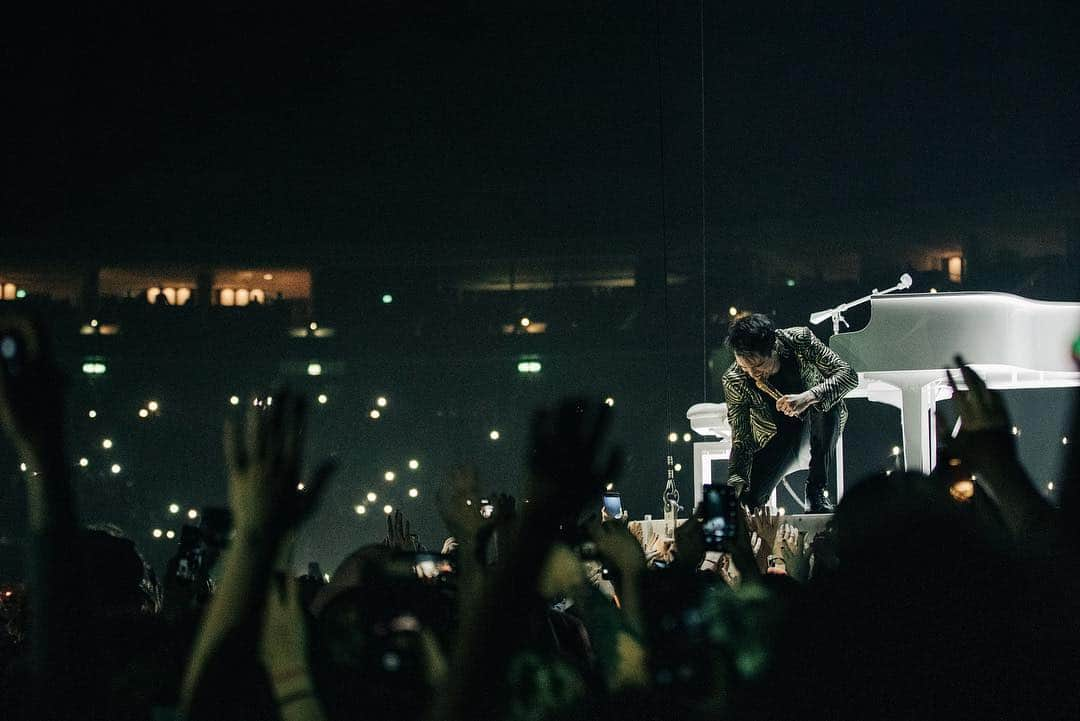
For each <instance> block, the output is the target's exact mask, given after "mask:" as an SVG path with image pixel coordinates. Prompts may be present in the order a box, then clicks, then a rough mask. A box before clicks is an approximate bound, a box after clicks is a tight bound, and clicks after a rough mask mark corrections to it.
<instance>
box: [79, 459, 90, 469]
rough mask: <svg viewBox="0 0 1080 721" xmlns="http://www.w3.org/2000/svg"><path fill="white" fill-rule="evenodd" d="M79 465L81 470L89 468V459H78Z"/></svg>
mask: <svg viewBox="0 0 1080 721" xmlns="http://www.w3.org/2000/svg"><path fill="white" fill-rule="evenodd" d="M79 465H80V466H82V467H83V468H86V467H87V466H89V465H90V459H89V458H85V457H84V458H80V459H79Z"/></svg>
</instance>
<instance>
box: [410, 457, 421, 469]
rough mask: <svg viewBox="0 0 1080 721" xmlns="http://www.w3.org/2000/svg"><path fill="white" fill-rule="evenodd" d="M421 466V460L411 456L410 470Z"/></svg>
mask: <svg viewBox="0 0 1080 721" xmlns="http://www.w3.org/2000/svg"><path fill="white" fill-rule="evenodd" d="M419 467H420V461H418V460H416V459H415V458H410V459H409V470H410V471H415V470H416V469H417V468H419Z"/></svg>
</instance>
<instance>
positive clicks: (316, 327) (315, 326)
mask: <svg viewBox="0 0 1080 721" xmlns="http://www.w3.org/2000/svg"><path fill="white" fill-rule="evenodd" d="M308 328H310V329H311V330H319V324H318V323H316V322H315V321H311V322H310V323H308Z"/></svg>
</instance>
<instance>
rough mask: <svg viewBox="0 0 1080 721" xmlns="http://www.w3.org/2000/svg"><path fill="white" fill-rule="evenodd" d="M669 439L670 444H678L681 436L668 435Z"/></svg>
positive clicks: (676, 434)
mask: <svg viewBox="0 0 1080 721" xmlns="http://www.w3.org/2000/svg"><path fill="white" fill-rule="evenodd" d="M667 439H668V443H676V442H678V440H679V434H678V433H668V434H667Z"/></svg>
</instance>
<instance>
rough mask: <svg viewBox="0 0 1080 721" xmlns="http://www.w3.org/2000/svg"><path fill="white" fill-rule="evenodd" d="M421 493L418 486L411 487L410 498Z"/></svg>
mask: <svg viewBox="0 0 1080 721" xmlns="http://www.w3.org/2000/svg"><path fill="white" fill-rule="evenodd" d="M419 495H420V491H419V490H418V489H416V488H410V489H409V498H416V497H417V496H419Z"/></svg>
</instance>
